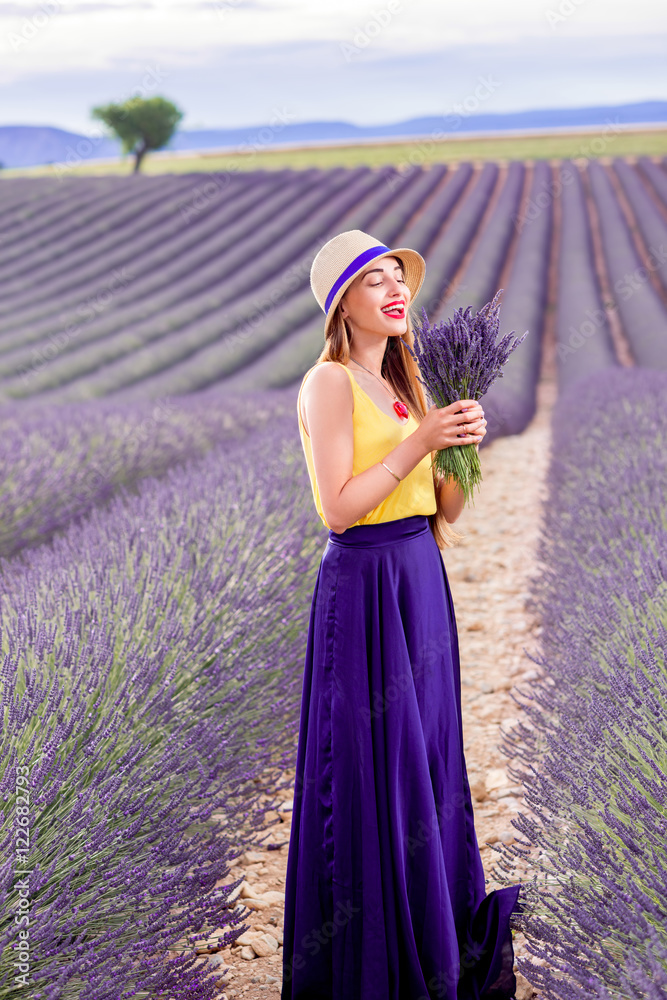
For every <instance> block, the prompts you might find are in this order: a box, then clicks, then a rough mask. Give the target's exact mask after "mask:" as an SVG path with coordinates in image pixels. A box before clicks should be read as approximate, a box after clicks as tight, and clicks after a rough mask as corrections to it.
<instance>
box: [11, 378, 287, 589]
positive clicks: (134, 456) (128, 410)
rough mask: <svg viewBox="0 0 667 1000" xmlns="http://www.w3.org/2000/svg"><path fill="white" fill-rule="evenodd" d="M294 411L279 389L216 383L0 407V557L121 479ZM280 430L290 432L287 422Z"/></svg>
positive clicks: (51, 529) (45, 534) (159, 468)
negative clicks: (153, 394)
mask: <svg viewBox="0 0 667 1000" xmlns="http://www.w3.org/2000/svg"><path fill="white" fill-rule="evenodd" d="M294 413H295V407H294V402H293V400H292V398H291V394H288V393H285V392H284V391H280V390H275V391H271V390H263V391H261V392H260V391H253V392H247V393H244V394H243V395H238V396H235V397H234V399H233V400H230V399H229V398H225V397H224V396H223V394H222V393H221V392H220V391H219V389H216V388H213V389H212V390H206V391H203V392H198V393H192V394H190V395H189V396H172V397H170V396H166V397H164V398H158V399H155V400H144V401H141V402H137V403H134V404H131V405H124V406H120V405H119V404H118V402H116V401H115V400H113V399H109V400H96V401H92V402H88V403H67V404H61V405H58V406H56V405H55V404H49V403H37V402H35V403H33V404H31V405H29V406H28V405H24V406H20V405H18V406H17V405H15V406H14V407H12V409H11V410H10V411H9V412H7V411H4V412H3V411H2V410H0V469H2V480H1V484H0V557H5V558H7V557H9V556H13V555H15V554H17V553H19V552H20V551H21V550H22V549H25V548H29V547H33V546H35V545H40V544H41V543H43V542H45V541H47V540H48V539H50V538H51V537H52V536H53V535H54V534H56V533H57V532H58V531H60V530H62V529H63V528H65V527H66V526H67V525H68V524H70V523H73V522H75V521H76V520H77V519H78V518H80V517H82V516H84V515H85V514H86V513H87V512H88V511H89V510H91V509H92V508H93V507H96V506H102V505H104V504H105V503H106V502H108V501H109V499H110V498H112V497H113V496H115V494H116V493H117V492H118V490H119V489H120V488H122V487H125V488H126V489H129V490H136V489H137V488H139V485H140V483H141V480H143V479H145V478H146V477H150V476H159V475H162V474H164V473H165V472H166V471H167V470H168V469H169V468H172V467H174V466H176V465H180V464H183V463H184V462H187V461H190V460H192V459H194V458H197V457H203V456H204V455H205V454H206V453H207V452H208V451H209V450H210V449H211V448H214V447H216V446H218V445H223V444H225V445H227V446H231V445H233V444H234V443H235V442H240V441H242V440H244V438H245V437H246V435H249V434H252V433H253V432H258V431H260V430H261V428H263V427H265V426H266V425H267V424H268V423H272V422H273V421H275V420H281V419H282V418H283V417H287V416H289V417H291V418H292V422H293V423H294V422H295V421H294ZM285 433H286V436H287V437H289V436H290V435H293V428H292V427H290V426H289V422H288V424H287V426H286V429H285ZM1 567H2V564H1V563H0V575H1V573H2V569H1Z"/></svg>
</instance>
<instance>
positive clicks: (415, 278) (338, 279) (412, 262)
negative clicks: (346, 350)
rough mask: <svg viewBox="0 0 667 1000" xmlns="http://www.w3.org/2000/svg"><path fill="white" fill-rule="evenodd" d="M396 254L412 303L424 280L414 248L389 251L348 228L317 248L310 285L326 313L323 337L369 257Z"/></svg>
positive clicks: (423, 264) (377, 242) (365, 234)
mask: <svg viewBox="0 0 667 1000" xmlns="http://www.w3.org/2000/svg"><path fill="white" fill-rule="evenodd" d="M393 256H396V257H400V259H401V262H402V264H403V277H404V278H405V283H406V284H407V286H408V288H409V289H410V295H411V298H410V302H411V303H412V302H414V299H415V296H416V295H417V292H418V291H419V289H420V288H421V286H422V282H423V281H424V273H425V271H426V262H425V260H424V258H423V257H422V256H421V254H418V253H417V251H416V250H409V249H408V248H407V247H399V248H398V249H396V250H391V249H390V248H389V247H387V246H385V245H384V243H380V241H379V240H376V239H375V238H374V237H373V236H369V235H368V233H363V232H362V231H361V230H360V229H350V230H348V232H346V233H339V234H338V236H334V238H333V239H332V240H329V242H328V243H325V244H324V246H323V247H322V248H321V249H320V251H319V252H318V254H317V256H316V257H315V260H314V261H313V264H312V267H311V269H310V286H311V288H312V289H313V294H314V296H315V298H316V299H317V301H318V302H319V304H320V306H321V307H322V309H323V310H324V312H325V313H326V320H325V322H324V339H325V340H326V338H327V336H328V335H329V325H330V323H331V317H332V316H333V314H334V312H335V311H336V306H337V305H338V303H339V302H340V300H341V299H342V297H343V295H344V294H345V291H346V289H347V287H348V286H349V285H350V284H351V282H353V281H354V279H355V278H356V277H357V275H359V274H361V272H362V271H363V270H364V268H366V267H367V266H368V265H369V264H370V262H371V261H372V260H376V259H377V258H378V257H393Z"/></svg>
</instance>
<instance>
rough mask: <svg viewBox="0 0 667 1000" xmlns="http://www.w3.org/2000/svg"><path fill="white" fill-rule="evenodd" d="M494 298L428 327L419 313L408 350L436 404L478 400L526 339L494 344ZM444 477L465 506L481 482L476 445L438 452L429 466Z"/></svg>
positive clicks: (496, 326) (496, 313) (497, 309)
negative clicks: (457, 488) (419, 320)
mask: <svg viewBox="0 0 667 1000" xmlns="http://www.w3.org/2000/svg"><path fill="white" fill-rule="evenodd" d="M502 291H503V289H502V288H501V289H499V291H497V292H496V294H495V296H494V298H493V300H492V301H491V302H487V304H486V305H485V306H482V308H481V309H480V310H479V312H477V313H476V314H475V315H472V306H468V307H467V309H466V310H465V311H464V310H463V309H457V310H455V312H454V315H453V316H452V318H451V319H448V320H444V321H441V322H440V323H437V324H434V325H433V326H431V325H430V324H429V321H428V316H427V315H426V310H425V309H422V316H423V320H422V323H421V326H416V327H415V330H414V339H415V350H414V351H413V350H412V349H411V348H410V347H409V345H407V344H406V347H407V348H408V350H409V351H410V354H411V355H412V356H413V358H414V359H415V361H416V362H417V365H418V367H419V371H420V374H421V376H422V378H420V379H419V381H420V382H421V384H422V385H423V386H424V388H425V389H426V392H427V393H428V395H429V396H430V398H431V401H432V402H433V403H435V404H436V405H437V406H439V407H442V406H449V405H450V403H454V402H455V401H456V400H457V399H475V400H477V399H480V398H481V397H482V396H483V395H484V393H485V392H486V391H487V389H488V388H489V386H490V385H491V384H492V383H493V382H495V380H496V379H497V378H502V371H501V368H502V366H503V365H504V364H505V362H506V361H507V359H508V357H509V356H510V354H511V353H512V351H514V350H515V349H516V348H517V347H518V346H519V344H520V343H522V341H523V340H524V339H525V337H527V336H528V330H526V332H525V333H524V334H523V336H522V337H521V338H520V339H518V340H516V339H515V340H514V343H511V340H512V337H513V335H514V331H512V333H508V334H507V335H506V336H505V337H503V338H502V340H500V341H499V342H498V343H496V337H497V336H498V331H499V325H500V319H499V313H500V305H499V302H498V299H499V297H500V294H501V292H502ZM432 464H433V465H435V468H436V469H437V471H438V472H439V473H440V474H441V475H444V476H451V477H453V478H454V480H455V482H457V483H458V485H459V486H460V487H461V489H462V490H463V493H464V496H465V501H466V503H467V502H468V501H470V500H471V499H472V494H473V489H474V487H475V486H479V484H480V483H481V481H482V470H481V467H480V464H479V454H478V451H477V447H476V445H475V444H474V443H473V444H462V445H454V446H453V447H451V448H442V449H441V450H440V451H437V452H436V454H435V459H434V461H433V463H432Z"/></svg>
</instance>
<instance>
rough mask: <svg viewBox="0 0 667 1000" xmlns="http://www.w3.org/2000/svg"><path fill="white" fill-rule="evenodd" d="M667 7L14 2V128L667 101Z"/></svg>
mask: <svg viewBox="0 0 667 1000" xmlns="http://www.w3.org/2000/svg"><path fill="white" fill-rule="evenodd" d="M666 67H667V4H665V3H664V0H632V3H628V2H627V0H502V3H501V2H500V0H461V2H458V3H451V2H448V0H373V2H368V0H335V2H333V3H329V2H326V0H189V2H188V0H124V2H123V0H38V2H33V0H15V2H5V0H0V125H19V124H26V125H53V126H57V127H59V128H65V129H69V130H72V131H75V132H80V133H83V134H88V135H92V134H94V133H97V132H98V131H99V128H100V125H99V122H96V121H94V120H93V119H92V118H91V116H90V109H91V108H92V107H93V106H95V105H96V104H106V103H110V102H118V101H123V100H125V99H127V98H128V97H132V96H135V95H139V96H143V97H152V96H155V95H159V96H162V97H166V98H168V99H169V100H171V101H173V102H174V103H175V104H176V105H177V106H178V107H179V108H180V109H181V110H182V111H184V112H185V117H184V118H183V121H182V122H181V125H180V128H181V129H196V128H232V127H237V126H243V125H250V126H253V125H265V124H274V123H275V127H276V128H277V129H278V130H279V127H280V122H305V121H347V122H352V123H354V124H357V125H379V124H385V123H390V122H398V121H404V120H405V119H407V118H417V117H422V116H425V115H437V116H440V115H443V116H447V115H451V114H455V113H457V107H458V110H459V112H460V110H461V109H463V112H464V113H465V114H474V113H476V112H480V113H481V112H501V111H522V110H531V109H535V108H565V107H587V106H591V105H595V106H600V105H612V104H626V103H631V102H635V101H643V100H664V99H667V71H666Z"/></svg>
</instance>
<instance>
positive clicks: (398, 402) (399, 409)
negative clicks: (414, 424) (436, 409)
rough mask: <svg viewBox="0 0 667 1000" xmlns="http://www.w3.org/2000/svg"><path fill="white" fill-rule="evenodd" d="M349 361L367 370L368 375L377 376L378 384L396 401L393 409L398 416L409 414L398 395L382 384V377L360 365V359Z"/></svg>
mask: <svg viewBox="0 0 667 1000" xmlns="http://www.w3.org/2000/svg"><path fill="white" fill-rule="evenodd" d="M350 361H354V363H355V365H359V367H360V368H363V369H364V371H365V372H368V374H369V375H372V376H373V378H377V380H378V382H379V383H380V385H381V386H382V387H383V388H384V389H386V390H387V392H388V393H389V395H390V396H391V398H392V399H395V400H396V402H395V403H394V409H395V410H396V413H397V414H398V416H399V417H407V416H409V410H408V408H407V406H406V405H405V403H403V402H402V401H401V400H400V399H399V398H398V396H394V394H393V392H392V391H391V390H390V389H389V388H388V387H387V386H386V385H385V384H384V382H383V381H382V379H379V378H378V377H377V375H376V374H375V372H371V371H368V368H366V366H365V365H362V363H361V361H357V359H356V358H350Z"/></svg>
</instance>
